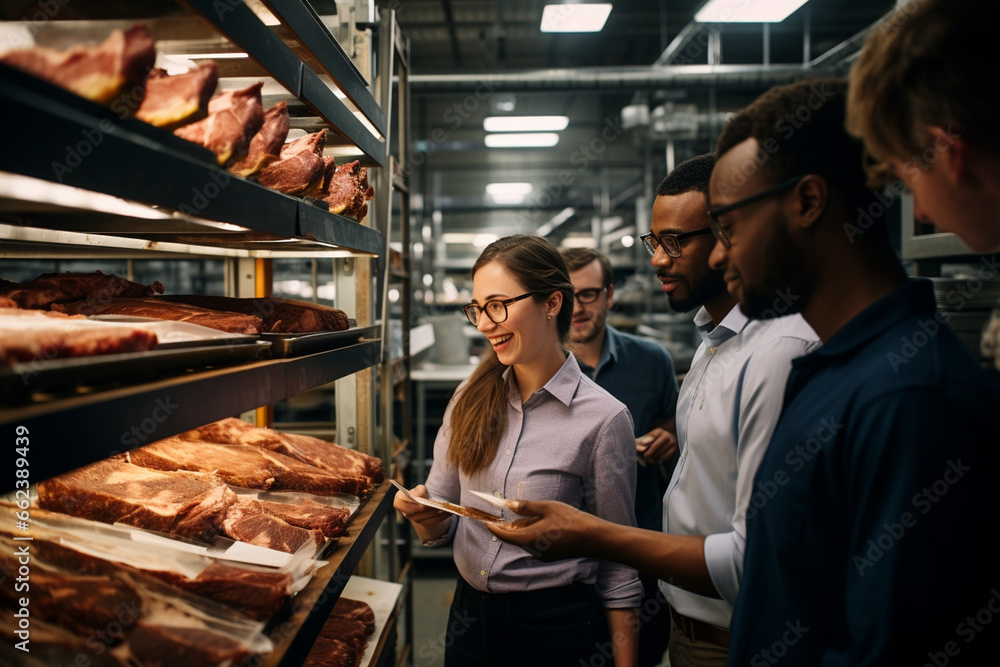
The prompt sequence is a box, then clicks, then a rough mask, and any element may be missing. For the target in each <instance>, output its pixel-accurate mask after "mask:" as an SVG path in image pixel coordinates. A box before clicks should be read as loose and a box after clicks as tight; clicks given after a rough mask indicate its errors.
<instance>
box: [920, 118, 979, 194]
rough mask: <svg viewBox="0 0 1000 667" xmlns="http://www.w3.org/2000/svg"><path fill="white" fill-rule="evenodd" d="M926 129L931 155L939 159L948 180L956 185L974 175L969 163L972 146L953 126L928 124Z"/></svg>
mask: <svg viewBox="0 0 1000 667" xmlns="http://www.w3.org/2000/svg"><path fill="white" fill-rule="evenodd" d="M926 129H927V134H928V135H929V136H930V140H931V148H932V149H933V151H934V152H933V156H932V157H933V159H935V160H940V161H941V164H942V166H943V167H944V173H945V175H946V176H947V177H948V180H950V181H951V182H952V183H954V184H956V185H957V184H958V183H960V182H961V181H963V180H965V179H967V178H969V177H970V176H974V175H975V174H974V173H972V171H973V170H971V169H970V167H971V164H970V163H971V162H972V161H973V159H974V156H973V155H972V153H973V151H972V147H971V146H970V145H969V144H968V143H966V141H965V139H963V138H962V135H961V134H960V133H959V132H958V131H956V130H955V128H953V127H951V126H950V125H949V126H948V127H942V126H940V125H928V126H927V127H926ZM924 157H926V153H925V154H924Z"/></svg>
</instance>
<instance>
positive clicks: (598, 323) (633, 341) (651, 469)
mask: <svg viewBox="0 0 1000 667" xmlns="http://www.w3.org/2000/svg"><path fill="white" fill-rule="evenodd" d="M562 256H563V259H564V260H566V267H567V268H568V269H569V279H570V282H572V283H573V289H574V290H575V292H576V294H575V299H574V302H573V319H572V326H571V328H570V330H569V342H568V343H567V344H566V348H567V349H568V350H569V351H571V352H572V353H573V355H574V356H575V357H576V359H577V361H578V362H579V363H580V369H581V370H582V371H583V372H584V373H585V374H587V375H588V376H590V378H591V379H592V380H593V381H594V382H596V383H597V384H598V385H600V386H601V388H603V389H605V390H606V391H607V392H608V393H609V394H611V395H612V396H614V397H615V398H617V399H618V400H619V401H621V402H622V403H624V404H625V406H626V407H627V408H628V411H629V412H630V413H631V414H632V423H633V426H634V428H635V436H636V444H635V447H636V457H637V459H638V461H639V467H638V468H637V469H636V473H637V474H636V491H635V518H636V525H638V526H639V527H640V528H648V529H650V530H659V529H660V524H661V522H662V513H663V510H662V508H661V505H660V499H661V498H662V496H663V489H664V488H665V486H666V485H665V482H666V478H668V477H669V475H670V471H671V470H672V469H673V468H672V466H671V467H669V468H668V469H667V470H666V471H665V475H664V472H662V471H661V466H660V463H663V462H666V461H676V457H675V456H674V454H676V453H677V436H676V435H675V431H676V427H675V426H674V408H675V407H676V405H677V377H676V375H675V373H674V362H673V360H672V359H671V358H670V355H669V354H668V353H667V351H666V350H664V349H663V347H662V346H661V345H659V344H657V343H654V342H652V341H648V340H644V339H642V338H638V337H636V336H631V335H629V334H627V333H623V332H621V331H618V330H617V329H615V328H614V327H612V326H610V325H609V324H608V323H607V320H608V309H609V308H611V307H612V305H613V304H614V295H615V286H614V280H613V278H614V273H613V270H612V268H611V262H610V260H608V258H607V257H606V256H605V255H604V254H603V253H601V252H600V251H598V250H595V249H593V248H567V249H565V250H563V251H562ZM661 482H662V484H661ZM639 579H640V580H641V581H642V602H641V603H640V605H639V606H640V608H641V609H648V610H649V611H648V612H647V613H646V615H645V617H644V618H643V619H642V625H641V627H640V628H639V647H638V648H639V659H638V667H654V666H655V665H659V664H660V662H661V661H662V660H663V654H664V653H665V652H666V650H667V642H668V640H669V639H670V613H669V611H668V610H667V605H666V601H665V600H664V599H663V596H662V594H660V591H659V588H658V586H657V580H656V577H651V576H643V575H640V577H639Z"/></svg>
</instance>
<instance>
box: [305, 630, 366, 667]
mask: <svg viewBox="0 0 1000 667" xmlns="http://www.w3.org/2000/svg"><path fill="white" fill-rule="evenodd" d="M363 657H364V652H363V651H358V650H357V649H355V648H353V647H351V646H348V645H347V644H346V643H345V642H342V641H340V640H339V639H332V638H329V637H324V636H323V635H320V636H319V637H317V638H316V641H315V642H313V645H312V649H311V650H310V652H309V656H308V657H307V658H306V661H305V662H304V663H302V667H358V666H359V665H360V664H361V658H363Z"/></svg>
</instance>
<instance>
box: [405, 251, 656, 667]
mask: <svg viewBox="0 0 1000 667" xmlns="http://www.w3.org/2000/svg"><path fill="white" fill-rule="evenodd" d="M472 280H473V290H472V296H473V298H472V303H470V304H469V305H468V306H466V307H465V309H464V310H465V314H466V317H468V318H469V321H470V322H472V323H473V324H474V325H476V328H477V329H478V330H479V332H480V333H482V334H483V335H484V336H486V339H487V340H488V341H489V343H490V348H491V349H490V351H489V353H488V355H487V356H486V358H485V359H484V360H483V361H482V363H480V365H479V367H478V368H477V369H476V371H475V372H474V373H473V375H472V377H471V378H469V380H468V381H467V382H466V383H464V384H463V385H462V386H460V387H459V388H458V390H457V391H456V394H455V398H453V399H452V401H451V403H449V405H448V408H447V409H446V411H445V416H444V425H443V426H442V427H441V430H440V431H439V432H438V436H437V439H436V440H435V442H434V465H433V467H432V468H431V472H430V475H429V476H428V478H427V486H426V487H424V486H418V487H416V488H415V489H413V490H412V491H411V492H410V494H411V495H412V496H415V497H417V498H420V497H424V498H428V497H433V498H434V499H435V500H440V501H444V502H446V503H451V504H454V505H462V506H464V507H467V508H471V509H472V510H473V511H476V510H481V511H490V512H495V508H493V507H492V506H491V505H489V504H487V503H486V502H485V501H483V499H482V497H481V496H479V495H477V493H476V492H483V491H485V492H487V493H488V494H489V495H490V496H494V497H503V498H511V499H521V500H530V499H539V500H540V499H551V500H562V501H563V502H566V503H570V504H572V505H574V506H575V507H581V508H584V509H586V510H587V511H588V512H590V513H592V514H594V515H597V516H602V517H604V518H606V519H608V520H610V521H614V522H615V523H621V524H626V525H632V526H634V525H635V511H634V506H633V498H634V494H635V480H636V473H635V465H636V464H635V440H634V434H633V430H632V420H631V417H630V416H629V413H628V410H627V409H626V408H625V406H624V405H622V404H621V403H620V402H618V401H617V400H615V399H614V398H612V397H611V395H610V394H608V393H606V392H604V391H603V390H601V389H600V388H599V387H597V385H595V384H594V383H593V382H592V381H591V380H590V379H589V378H587V377H586V376H585V375H583V373H582V372H581V370H580V366H579V363H578V362H577V360H576V358H575V357H574V356H573V355H572V353H568V352H566V350H564V349H563V343H564V342H565V340H566V338H567V335H568V334H569V330H570V323H571V319H572V313H573V306H574V297H575V294H574V288H573V283H571V282H570V279H569V272H568V270H567V268H566V263H565V262H564V260H563V258H562V256H561V255H560V254H559V251H558V250H557V249H556V248H555V246H553V245H552V244H551V243H550V242H548V241H546V240H545V239H543V238H541V237H538V236H523V235H516V236H508V237H505V238H501V239H499V240H497V241H495V242H493V243H491V244H490V245H489V246H487V247H486V249H485V250H484V251H483V253H482V255H481V256H480V257H479V259H478V260H477V261H476V263H475V265H474V266H473V268H472ZM598 291H600V290H598ZM598 466H599V467H600V474H599V473H598ZM394 505H395V507H396V508H397V509H399V510H400V511H401V512H403V514H404V516H405V517H406V518H407V519H409V520H410V521H411V522H412V523H413V527H414V529H415V530H416V532H417V534H418V535H419V536H420V538H421V540H422V541H423V543H424V544H425V546H438V545H443V544H445V543H448V542H452V541H454V554H455V563H456V565H457V566H458V570H459V573H460V575H461V577H460V578H459V581H458V588H457V590H456V591H455V598H454V603H453V604H452V607H451V612H450V613H451V617H452V620H453V621H457V622H459V623H461V624H462V625H461V626H460V625H456V623H449V628H455V627H463V628H465V627H466V626H467V625H468V623H469V620H468V619H475V620H473V621H472V622H473V625H474V627H472V628H468V630H472V631H471V632H469V631H463V632H461V633H457V632H455V633H453V634H454V635H455V636H449V637H448V640H449V641H447V642H446V644H445V645H446V646H447V647H448V648H447V649H446V656H445V662H446V664H448V665H483V664H577V660H579V661H580V662H581V663H582V664H588V663H589V662H591V660H592V658H594V657H595V656H597V655H600V656H601V661H602V662H604V661H605V660H606V656H607V647H608V646H610V645H612V644H610V639H609V638H610V637H611V636H614V637H615V643H614V644H613V646H614V654H615V655H614V657H615V663H616V664H632V661H633V660H634V654H635V648H636V646H635V640H636V633H635V628H636V627H637V626H636V623H635V622H634V621H635V618H634V614H635V612H634V608H635V607H636V606H637V604H638V602H639V595H640V593H641V586H640V584H639V580H638V577H637V576H636V575H635V572H634V571H632V570H629V569H627V568H623V567H621V566H619V565H614V564H610V563H606V562H603V561H598V560H595V559H578V560H575V561H572V562H567V563H561V564H546V563H542V562H541V561H540V560H537V559H536V558H534V557H533V556H532V555H530V554H529V553H528V552H526V551H524V550H522V549H521V548H519V547H514V546H511V545H509V544H505V543H503V542H500V541H498V540H497V539H496V538H494V537H493V536H492V535H491V534H490V533H489V531H487V530H486V528H485V527H484V526H483V524H482V523H480V522H479V521H476V520H470V519H469V518H466V517H461V518H460V517H458V516H455V515H452V514H447V513H445V512H442V511H441V510H439V509H431V508H427V507H424V506H423V505H421V504H419V501H418V502H413V501H410V500H407V499H406V498H405V497H404V495H403V494H400V495H397V496H396V498H395V500H394ZM504 511H505V512H508V510H504ZM501 518H502V519H503V520H509V519H511V518H516V517H512V516H503V517H501ZM542 630H544V631H542ZM602 651H603V653H602ZM487 652H488V653H489V659H487V657H486V656H487Z"/></svg>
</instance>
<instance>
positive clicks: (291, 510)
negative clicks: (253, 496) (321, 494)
mask: <svg viewBox="0 0 1000 667" xmlns="http://www.w3.org/2000/svg"><path fill="white" fill-rule="evenodd" d="M259 502H260V506H261V507H263V508H264V510H265V511H267V512H268V513H269V514H273V515H274V516H276V517H278V518H280V519H282V520H284V521H286V522H288V523H290V524H292V525H293V526H298V527H299V528H309V529H312V530H318V531H320V532H321V533H323V535H325V536H326V537H329V538H336V537H342V536H344V535H346V534H347V520H348V519H350V518H351V511H350V510H349V509H347V508H345V507H330V506H329V505H324V504H322V503H318V502H316V501H315V500H306V501H305V502H302V503H297V504H294V505H293V504H291V503H274V502H270V501H266V500H261V501H259Z"/></svg>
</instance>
